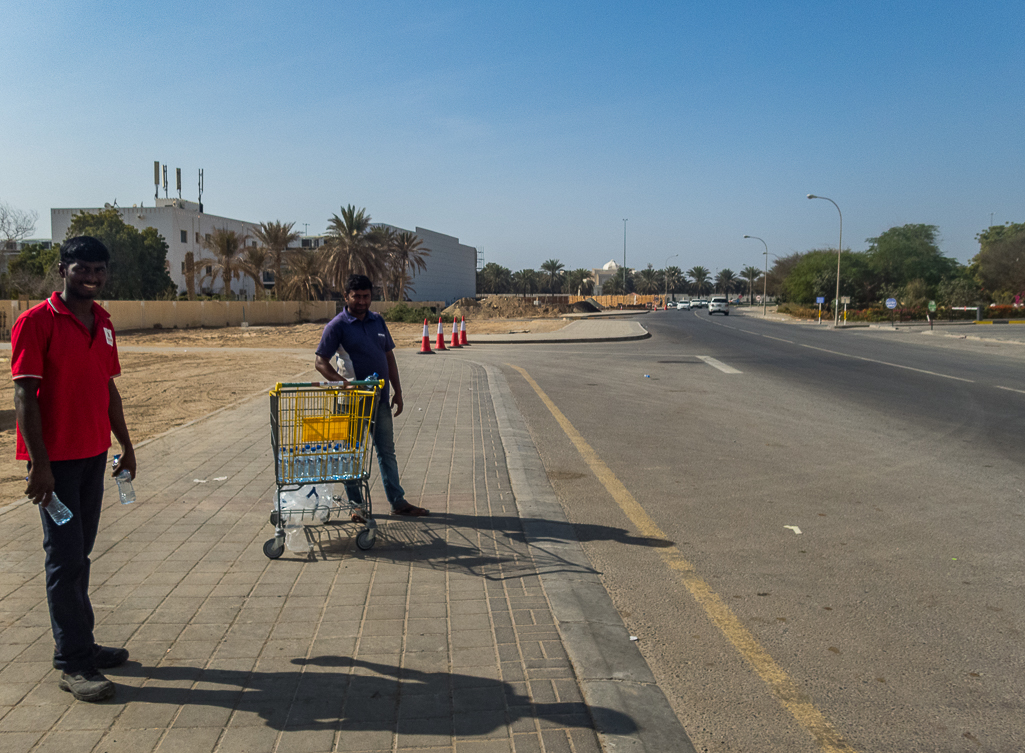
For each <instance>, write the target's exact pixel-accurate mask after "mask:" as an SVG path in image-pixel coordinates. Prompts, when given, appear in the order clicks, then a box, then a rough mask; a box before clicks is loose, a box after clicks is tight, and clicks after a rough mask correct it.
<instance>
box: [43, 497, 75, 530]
mask: <svg viewBox="0 0 1025 753" xmlns="http://www.w3.org/2000/svg"><path fill="white" fill-rule="evenodd" d="M44 509H45V510H46V512H47V513H49V515H50V518H52V519H53V522H54V523H55V524H57V525H59V526H62V525H64V524H65V523H67V522H68V521H69V520H71V518H72V517H73V516H72V515H71V510H69V509H68V506H67V505H66V504H64V503H63V502H61V501H60V500H59V499H57V493H56V492H53V493H52V494H50V503H49V504H48V505H47V506H46V507H45V508H44Z"/></svg>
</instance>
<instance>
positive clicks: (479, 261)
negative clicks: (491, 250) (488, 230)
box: [477, 246, 484, 272]
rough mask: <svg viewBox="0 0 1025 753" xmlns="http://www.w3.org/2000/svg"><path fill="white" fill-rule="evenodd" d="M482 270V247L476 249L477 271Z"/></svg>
mask: <svg viewBox="0 0 1025 753" xmlns="http://www.w3.org/2000/svg"><path fill="white" fill-rule="evenodd" d="M482 269H484V246H481V247H480V248H478V249H477V271H478V272H480V271H481V270H482Z"/></svg>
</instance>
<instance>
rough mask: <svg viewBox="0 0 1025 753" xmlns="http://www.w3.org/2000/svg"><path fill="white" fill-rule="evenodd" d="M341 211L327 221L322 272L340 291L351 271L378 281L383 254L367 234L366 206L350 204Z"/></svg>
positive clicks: (383, 263)
mask: <svg viewBox="0 0 1025 753" xmlns="http://www.w3.org/2000/svg"><path fill="white" fill-rule="evenodd" d="M341 211H342V214H341V216H340V217H339V216H338V215H337V214H333V215H331V218H330V219H329V220H328V227H327V234H328V236H329V237H328V241H327V245H326V249H327V253H326V254H325V264H326V269H325V274H324V276H325V278H326V279H327V282H328V285H330V286H331V287H333V288H334V289H335V290H344V289H345V282H346V280H348V278H349V275H352V274H362V275H366V276H367V277H369V278H370V279H371V280H373V281H374V282H375V283H376V282H379V280H378V279H377V278H378V277H380V273H381V272H382V271H383V269H384V266H385V256H384V254H382V252H381V248H380V246H379V245H378V244H377V243H375V237H374V235H372V234H371V227H372V226H371V224H370V215H368V214H367V210H366V209H356V207H355V206H353V205H352V204H349V205H348V206H346V207H344V208H343V209H342V210H341ZM378 235H379V231H378Z"/></svg>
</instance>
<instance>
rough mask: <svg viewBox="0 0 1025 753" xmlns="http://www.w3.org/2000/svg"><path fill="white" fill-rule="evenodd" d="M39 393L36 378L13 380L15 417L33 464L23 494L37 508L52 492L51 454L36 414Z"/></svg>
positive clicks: (48, 500)
mask: <svg viewBox="0 0 1025 753" xmlns="http://www.w3.org/2000/svg"><path fill="white" fill-rule="evenodd" d="M38 390H39V380H38V379H32V378H31V377H27V378H24V379H16V380H15V381H14V415H15V417H16V418H17V419H18V428H19V430H20V431H21V436H22V439H24V440H25V446H26V447H28V456H29V459H30V460H31V461H32V467H31V468H30V469H29V472H28V485H27V486H26V487H25V494H26V495H27V496H28V498H29V499H30V500H31V501H32V504H34V505H38V504H40V503H41V502H42V503H44V506H45V504H48V503H49V502H50V495H51V494H52V493H53V485H54V478H53V471H52V470H51V468H50V454H49V453H48V452H47V451H46V443H45V442H44V441H43V419H42V416H41V415H40V413H39V402H38V401H37V400H36V392H37V391H38Z"/></svg>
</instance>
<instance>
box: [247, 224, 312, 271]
mask: <svg viewBox="0 0 1025 753" xmlns="http://www.w3.org/2000/svg"><path fill="white" fill-rule="evenodd" d="M294 225H295V223H294V222H288V223H285V222H281V221H280V220H275V221H274V222H261V223H260V226H259V227H257V228H256V229H255V230H253V236H254V237H255V238H256V240H257V241H259V242H260V245H261V246H263V247H264V248H265V249H267V252H268V253H269V254H270V268H271V270H272V271H273V272H274V285H275V287H276V286H277V282H278V280H279V279H281V273H282V271H283V268H284V259H285V252H286V251H287V250H288V247H289V246H290V245H292V244H293V243H295V242H296V241H298V240H299V239H300V238H302V236H301V235H300V234H299V233H298V231H295V230H293V229H292V228H293V226H294ZM260 285H261V287H262V285H263V283H261V284H260Z"/></svg>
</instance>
